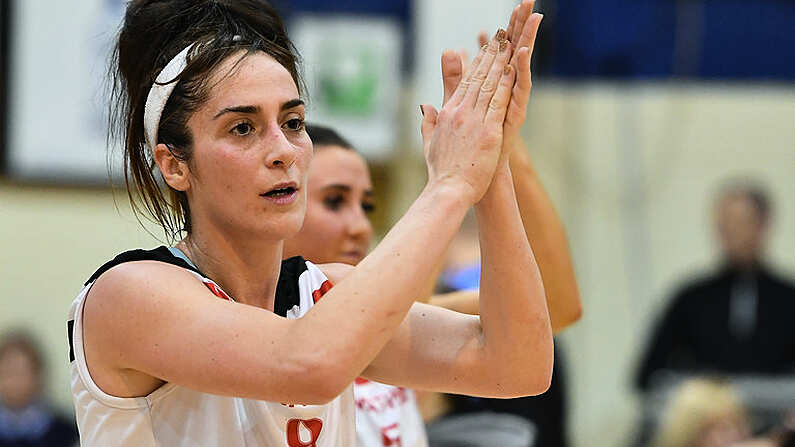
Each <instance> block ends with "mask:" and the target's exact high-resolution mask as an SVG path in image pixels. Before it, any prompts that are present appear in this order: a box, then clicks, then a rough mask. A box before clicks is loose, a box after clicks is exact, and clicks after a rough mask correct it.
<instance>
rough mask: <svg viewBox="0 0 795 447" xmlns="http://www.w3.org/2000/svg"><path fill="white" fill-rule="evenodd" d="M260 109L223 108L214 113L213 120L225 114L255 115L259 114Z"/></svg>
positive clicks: (246, 107)
mask: <svg viewBox="0 0 795 447" xmlns="http://www.w3.org/2000/svg"><path fill="white" fill-rule="evenodd" d="M259 111H260V108H259V107H258V106H233V107H224V108H223V109H221V111H220V112H218V113H216V114H215V116H214V117H213V119H216V118H218V117H219V116H221V115H223V114H225V113H248V114H252V115H253V114H257V113H259Z"/></svg>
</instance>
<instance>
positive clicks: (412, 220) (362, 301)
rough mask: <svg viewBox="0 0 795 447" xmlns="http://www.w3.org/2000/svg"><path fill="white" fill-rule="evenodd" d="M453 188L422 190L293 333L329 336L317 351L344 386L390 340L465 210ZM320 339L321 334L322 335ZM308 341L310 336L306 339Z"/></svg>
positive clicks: (422, 289)
mask: <svg viewBox="0 0 795 447" xmlns="http://www.w3.org/2000/svg"><path fill="white" fill-rule="evenodd" d="M456 194H457V193H456V192H455V191H452V190H443V189H442V190H439V189H429V188H426V190H425V191H423V193H422V194H421V195H420V197H419V198H418V199H417V200H416V201H415V202H414V204H413V205H412V206H411V208H410V209H409V210H408V212H407V213H406V215H405V216H404V217H403V218H402V219H401V220H400V221H399V222H398V223H397V224H396V225H395V226H394V227H393V228H392V230H391V231H390V232H389V233H388V234H387V235H386V237H385V238H384V239H383V240H382V241H381V243H380V244H379V245H378V246H377V247H376V248H375V249H374V250H373V251H372V252H371V253H370V254H369V255H368V256H367V257H366V258H365V259H364V260H362V262H360V263H359V264H358V265H357V266H356V268H354V269H351V270H350V271H349V273H348V274H347V275H346V276H345V277H344V278H342V279H341V280H339V278H337V280H336V281H335V278H333V277H332V278H330V279H332V281H334V282H335V283H336V284H335V286H334V288H332V289H331V290H330V291H329V292H328V293H327V294H326V297H325V298H324V299H323V300H320V301H319V302H318V304H317V305H316V306H315V309H313V311H312V312H310V313H309V314H307V315H306V317H304V318H302V319H301V320H303V321H301V323H302V324H305V325H307V326H309V327H310V328H311V330H310V329H307V330H302V331H297V334H302V333H305V334H328V335H331V334H333V342H332V341H331V340H328V339H325V340H323V341H322V342H320V343H316V345H317V349H319V350H320V352H318V353H317V354H316V355H323V356H324V357H325V358H329V359H334V364H335V365H337V367H338V368H339V371H337V372H336V374H332V376H334V377H338V378H340V379H341V381H340V386H347V384H348V383H349V382H350V381H352V380H353V379H354V378H355V377H356V375H358V374H359V373H361V371H362V370H364V369H365V367H366V366H367V365H368V364H369V363H370V362H371V361H372V359H373V358H374V357H375V356H376V354H378V352H379V351H380V350H381V349H382V348H383V346H384V345H385V344H386V343H387V341H389V339H390V338H391V337H392V335H393V334H394V332H395V330H396V329H397V328H398V326H399V325H400V324H401V322H402V321H403V319H404V317H405V316H406V314H407V312H408V311H409V309H410V308H411V305H412V303H413V301H414V300H413V298H414V297H416V296H419V295H420V294H421V293H423V292H424V289H425V287H426V282H427V280H428V279H429V277H430V275H431V272H432V270H433V268H434V267H435V265H436V263H437V261H438V259H440V258H441V256H442V254H443V253H444V251H445V250H446V248H447V245H448V244H449V242H450V240H451V239H452V237H453V235H454V234H455V232H456V231H457V230H458V227H459V226H460V224H461V221H462V220H463V218H464V215H465V214H466V211H467V209H468V203H466V202H464V201H461V200H460V199H459V198H458V197H457V195H456ZM321 338H322V337H321ZM308 342H309V343H312V341H311V340H308Z"/></svg>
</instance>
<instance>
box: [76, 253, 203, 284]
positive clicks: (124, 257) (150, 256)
mask: <svg viewBox="0 0 795 447" xmlns="http://www.w3.org/2000/svg"><path fill="white" fill-rule="evenodd" d="M134 261H160V262H165V263H167V264H173V265H176V266H178V267H182V268H184V269H188V270H192V271H194V272H196V273H199V274H202V273H201V272H200V271H198V270H196V268H194V267H193V266H191V265H190V264H188V263H187V262H185V260H184V259H181V258H178V257H176V256H174V255H173V254H172V253H171V250H169V249H168V247H165V246H162V245H161V246H160V247H157V248H155V249H154V250H140V249H139V250H130V251H125V252H124V253H122V254H120V255H118V256H116V257H115V258H113V259H112V260H111V261H108V262H106V263H105V264H104V265H103V266H102V267H100V268H99V269H98V270H97V271H96V272H94V274H93V275H91V277H90V278H88V281H86V283H85V285H88V284H90V283H92V282H94V281H96V280H97V278H99V276H100V275H102V274H103V273H105V272H107V271H108V270H110V269H111V268H113V267H115V266H117V265H119V264H124V263H125V262H134ZM202 276H204V275H202Z"/></svg>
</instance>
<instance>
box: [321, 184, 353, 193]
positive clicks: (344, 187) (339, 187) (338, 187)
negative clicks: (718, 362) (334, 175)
mask: <svg viewBox="0 0 795 447" xmlns="http://www.w3.org/2000/svg"><path fill="white" fill-rule="evenodd" d="M323 189H324V190H339V191H343V192H348V191H350V190H351V187H350V186H348V185H343V184H341V183H332V184H330V185H326V186H324V187H323Z"/></svg>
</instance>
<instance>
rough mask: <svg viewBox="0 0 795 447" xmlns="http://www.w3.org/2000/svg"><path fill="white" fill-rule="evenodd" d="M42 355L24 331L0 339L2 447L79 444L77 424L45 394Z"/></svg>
mask: <svg viewBox="0 0 795 447" xmlns="http://www.w3.org/2000/svg"><path fill="white" fill-rule="evenodd" d="M42 371H43V363H42V355H41V352H40V350H39V349H38V347H37V346H36V343H35V342H34V341H33V338H32V337H30V336H29V335H27V334H25V333H22V332H15V333H9V334H8V335H6V336H5V337H3V338H2V340H0V447H10V446H14V447H33V446H42V447H44V446H47V447H62V446H72V445H75V444H76V443H77V440H78V437H77V427H75V425H74V423H73V422H71V421H69V420H67V419H65V418H62V417H60V416H58V415H56V414H55V412H53V410H52V409H51V408H50V407H49V405H48V404H47V403H46V401H45V399H44V396H43V395H42V388H43V387H42V380H41V379H42Z"/></svg>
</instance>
